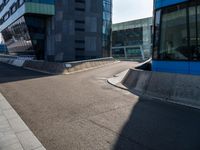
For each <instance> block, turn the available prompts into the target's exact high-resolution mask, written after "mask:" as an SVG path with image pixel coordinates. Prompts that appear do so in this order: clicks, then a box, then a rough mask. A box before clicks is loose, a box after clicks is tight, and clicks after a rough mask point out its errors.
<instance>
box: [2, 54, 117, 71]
mask: <svg viewBox="0 0 200 150" xmlns="http://www.w3.org/2000/svg"><path fill="white" fill-rule="evenodd" d="M0 62H3V63H7V64H10V65H14V66H17V67H23V68H27V69H31V70H36V71H40V72H45V73H49V74H70V73H74V72H79V71H84V70H88V69H93V68H97V67H100V66H104V65H106V64H109V63H114V62H116V61H115V60H114V59H113V58H112V57H107V58H99V59H91V60H84V61H74V62H68V63H55V62H46V61H36V60H26V59H19V57H16V56H5V55H0Z"/></svg>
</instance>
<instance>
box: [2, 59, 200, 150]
mask: <svg viewBox="0 0 200 150" xmlns="http://www.w3.org/2000/svg"><path fill="white" fill-rule="evenodd" d="M134 65H136V64H135V63H132V62H121V63H118V64H114V65H108V66H105V67H102V68H98V69H94V70H89V71H85V72H80V73H76V74H71V75H66V76H63V75H60V76H48V75H46V74H42V73H37V72H33V71H30V70H24V69H21V68H15V67H12V66H8V65H5V64H0V70H1V74H0V91H1V92H2V93H3V95H4V96H5V97H6V98H7V100H8V101H9V102H10V104H11V105H12V106H13V107H14V109H15V110H16V111H17V112H18V114H19V115H20V116H21V117H22V119H23V120H24V121H25V123H26V124H27V125H28V127H30V128H31V130H32V131H33V133H34V134H35V135H36V136H37V138H38V139H39V140H40V141H41V142H42V144H43V145H44V146H45V148H46V149H47V150H68V149H69V150H109V149H112V150H199V149H200V144H199V139H200V134H199V133H200V129H199V126H200V111H199V110H196V109H191V108H187V107H183V106H179V105H174V104H170V103H165V102H160V101H157V100H154V99H149V98H148V97H138V96H136V95H133V94H132V93H129V92H127V91H124V90H120V89H117V88H115V87H113V86H111V85H109V84H108V83H107V79H108V78H110V77H112V76H113V75H115V74H117V73H120V72H122V71H124V70H126V69H128V68H130V67H133V66H134Z"/></svg>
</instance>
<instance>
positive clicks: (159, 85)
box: [122, 69, 200, 108]
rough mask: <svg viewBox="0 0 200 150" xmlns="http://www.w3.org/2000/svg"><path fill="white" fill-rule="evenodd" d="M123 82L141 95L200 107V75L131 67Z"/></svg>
mask: <svg viewBox="0 0 200 150" xmlns="http://www.w3.org/2000/svg"><path fill="white" fill-rule="evenodd" d="M122 84H123V85H124V86H125V87H127V88H128V89H129V90H130V91H131V92H133V93H136V94H139V95H143V96H151V97H155V98H159V99H161V100H165V101H170V102H173V103H178V104H183V105H187V106H192V107H195V108H200V76H192V75H182V74H171V73H160V72H151V71H141V70H134V69H130V70H129V72H128V73H127V75H126V76H125V77H124V79H123V81H122Z"/></svg>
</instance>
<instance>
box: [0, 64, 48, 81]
mask: <svg viewBox="0 0 200 150" xmlns="http://www.w3.org/2000/svg"><path fill="white" fill-rule="evenodd" d="M47 76H50V75H49V74H45V73H40V72H36V71H31V70H27V69H23V68H19V67H15V66H11V65H8V64H3V63H0V84H1V83H8V82H15V81H21V80H28V79H34V78H42V77H47Z"/></svg>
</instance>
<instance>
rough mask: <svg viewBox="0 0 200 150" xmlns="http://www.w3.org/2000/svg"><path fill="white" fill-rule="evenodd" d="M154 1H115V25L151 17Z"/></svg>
mask: <svg viewBox="0 0 200 150" xmlns="http://www.w3.org/2000/svg"><path fill="white" fill-rule="evenodd" d="M152 11H153V0H113V23H118V22H123V21H129V20H134V19H140V18H145V17H150V16H152V14H153V12H152Z"/></svg>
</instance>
